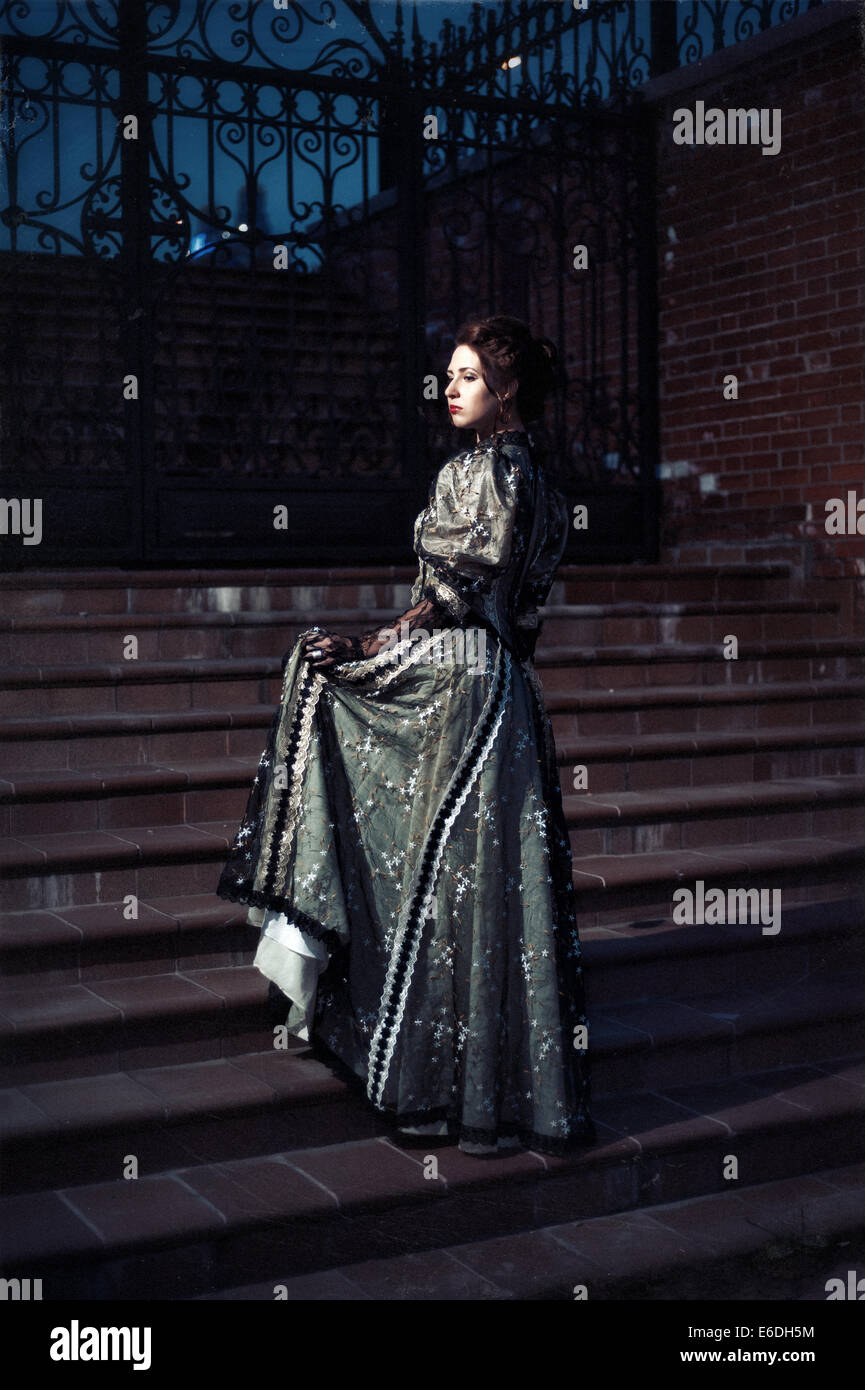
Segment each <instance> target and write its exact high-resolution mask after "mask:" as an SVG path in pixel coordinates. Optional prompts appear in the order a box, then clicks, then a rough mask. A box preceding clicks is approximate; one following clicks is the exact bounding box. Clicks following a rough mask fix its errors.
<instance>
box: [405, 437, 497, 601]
mask: <svg viewBox="0 0 865 1390" xmlns="http://www.w3.org/2000/svg"><path fill="white" fill-rule="evenodd" d="M519 483H520V473H519V465H518V462H517V461H516V459H515V457H514V456H513V455H510V454H508V453H505V452H504V451H502V450H500V449H498V448H496V447H495V446H485V447H482V448H480V449H473V450H470V451H468V452H466V453H464V454H457V455H456V456H455V457H454V458H453V459H449V460H448V461H447V462H446V463H445V464H444V465H443V466H442V468H441V469H440V470H439V473H438V476H437V478H436V481H435V485H434V488H433V492H432V496H431V498H430V503H429V506H428V507H427V510H426V512H425V513H424V515H423V521H422V525H421V528H420V533H419V536H418V545H417V550H418V555H419V557H420V559H421V560H422V561H424V562H425V566H426V569H427V571H428V573H427V576H426V580H425V583H424V585H423V591H424V592H425V593H427V594H429V596H430V597H432V598H434V599H435V600H436V601H437V602H438V603H440V604H441V605H442V606H443V607H444V608H446V609H447V610H448V612H450V613H451V614H452V615H453V616H454V617H455V618H456V619H457V620H460V619H462V618H464V617H465V615H466V613H467V612H468V611H469V610H470V608H471V607H472V602H473V600H474V598H475V597H476V596H477V595H478V594H481V593H485V592H488V591H489V589H490V588H491V587H492V585H493V583H494V581H495V578H496V575H497V574H498V573H499V572H500V571H501V570H502V569H504V568H505V567H506V566H507V565H508V563H509V562H510V559H511V550H512V545H513V535H514V517H515V513H516V507H517V493H518V488H519ZM418 596H419V595H418Z"/></svg>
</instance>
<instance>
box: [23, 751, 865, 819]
mask: <svg viewBox="0 0 865 1390" xmlns="http://www.w3.org/2000/svg"><path fill="white" fill-rule="evenodd" d="M208 732H209V731H208ZM264 736H265V735H264V732H262V733H261V734H260V735H259V736H258V737H259V741H260V742H261V743H263V741H264ZM21 751H22V752H23V753H24V756H25V757H26V753H27V750H26V748H25V747H24V746H22V750H21ZM186 751H187V753H189V752H190V751H191V750H190V749H188V748H187V750H186ZM557 751H558V756H559V764H560V766H561V769H562V772H561V779H562V789H563V793H564V794H565V795H568V794H569V793H570V792H571V790H572V788H573V786H574V785H575V777H574V767H575V766H577V765H582V766H585V767H586V768H587V775H588V787H587V788H586V789H585V791H584V792H581V795H580V797H577V798H575V801H576V800H583V801H584V802H585V806H586V807H593V808H596V809H598V810H599V811H600V799H601V798H608V797H609V796H611V795H613V794H615V795H617V796H619V795H622V796H627V795H632V796H633V795H636V794H643V795H645V796H648V795H649V794H650V793H652V792H657V793H658V794H659V795H660V793H661V792H662V791H664V792H665V794H667V792H668V791H669V794H671V795H672V794H674V795H677V796H679V797H682V796H685V794H686V793H692V792H693V793H694V796H695V797H696V796H697V793H699V796H701V797H703V798H704V799H705V798H706V797H708V796H710V794H711V790H712V787H715V788H716V789H717V794H718V796H721V795H722V794H726V791H727V788H726V787H725V786H724V785H723V783H724V782H725V781H729V780H733V779H735V778H737V777H738V778H739V779H741V782H740V785H744V784H747V783H748V782H750V781H751V780H753V781H754V782H756V783H770V782H777V781H780V780H784V781H787V782H791V781H799V782H801V783H802V784H803V792H804V799H803V804H806V803H807V801H808V800H809V799H810V800H813V801H814V802H820V801H821V800H822V801H825V798H826V795H827V788H826V786H825V783H826V781H827V779H833V780H834V779H838V782H837V785H838V789H839V794H842V795H843V796H844V797H845V799H848V800H850V801H851V802H852V801H854V800H855V796H850V795H848V794H849V790H850V788H851V787H852V786H853V785H854V781H852V780H851V778H854V779H855V777H856V776H857V775H858V776H860V777H861V776H862V775H863V774H865V746H863V733H862V729H861V728H860V727H859V726H858V725H833V724H825V725H817V726H815V727H813V728H810V729H800V728H798V727H796V726H793V727H791V728H788V729H786V730H784V729H781V730H778V729H769V730H761V731H759V732H758V733H756V734H742V735H738V736H736V735H733V736H731V735H719V734H717V733H716V734H712V733H706V734H698V735H696V736H687V735H663V734H662V735H657V736H655V737H654V738H648V737H647V738H646V739H644V740H641V741H639V742H634V741H631V740H629V739H627V738H624V739H595V740H592V739H583V740H567V741H564V742H563V743H562V744H561V746H560V747H559V748H558V750H557ZM259 752H260V750H257V752H256V754H253V755H248V756H247V757H245V758H240V757H236V756H230V755H225V756H223V757H221V758H213V759H211V760H210V761H205V759H204V758H202V757H199V758H198V759H197V760H196V761H192V762H189V761H180V760H173V759H172V760H168V761H164V762H151V761H148V762H142V763H138V762H136V763H121V764H119V765H117V766H111V765H110V764H109V763H107V762H100V764H99V765H98V766H93V765H92V764H91V765H89V766H85V767H73V768H61V769H57V768H55V769H50V770H44V769H39V770H32V768H28V769H27V770H24V769H13V768H12V767H11V765H10V766H9V767H8V769H7V771H8V776H7V777H6V778H5V779H3V780H0V834H5V835H11V836H18V835H28V834H38V833H40V832H42V833H51V832H55V831H69V830H76V829H77V830H112V829H118V828H122V827H124V826H136V825H138V826H141V825H156V824H163V823H165V824H185V823H195V822H198V821H202V820H210V819H212V818H214V817H215V816H217V815H221V816H225V817H228V816H231V815H234V814H236V815H237V817H238V819H239V818H240V815H241V814H242V812H243V809H244V806H245V803H246V795H247V793H248V791H249V787H250V785H251V782H252V778H253V776H254V773H255V768H256V766H257V761H258V753H259ZM860 769H861V770H860ZM625 781H627V782H629V783H630V785H629V786H627V787H626V786H624V785H622V784H623V783H624V782H625ZM812 783H813V786H814V790H813V796H812V795H811V791H810V788H811V784H812ZM751 794H752V795H754V793H753V792H752V793H751ZM761 795H762V794H761ZM765 795H766V797H767V798H768V799H769V801H770V802H771V801H772V800H773V799H774V800H777V798H778V796H780V795H781V793H780V792H776V791H771V790H769V788H768V787H767V788H766V792H765ZM790 800H791V802H792V801H794V800H795V796H794V795H793V793H792V792H791V793H790ZM627 804H628V803H623V807H624V806H627ZM635 804H636V803H635ZM694 804H695V805H698V804H699V801H698V800H696V799H695V801H694ZM641 809H645V810H646V812H647V815H646V819H647V820H651V819H653V816H652V815H651V812H652V809H653V808H652V806H651V805H650V804H649V803H645V806H642V805H641ZM588 814H589V813H588V811H585V812H584V811H582V810H580V809H578V808H577V807H576V806H575V808H574V818H573V819H574V823H575V824H577V823H580V822H581V821H582V819H583V818H584V816H585V815H588ZM621 814H622V815H623V816H624V815H626V814H627V812H626V811H624V810H623V812H622V813H621ZM611 823H612V822H611ZM624 823H626V822H625V820H624V819H623V820H622V824H624Z"/></svg>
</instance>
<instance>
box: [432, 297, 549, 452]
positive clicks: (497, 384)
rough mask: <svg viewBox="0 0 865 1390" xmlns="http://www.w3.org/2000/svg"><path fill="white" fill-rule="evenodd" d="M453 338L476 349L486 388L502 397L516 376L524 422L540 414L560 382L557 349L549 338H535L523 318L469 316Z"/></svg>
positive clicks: (527, 422)
mask: <svg viewBox="0 0 865 1390" xmlns="http://www.w3.org/2000/svg"><path fill="white" fill-rule="evenodd" d="M454 342H455V345H456V346H457V347H460V346H464V347H470V348H472V349H473V350H474V351H475V352H476V353H477V355H478V357H479V358H480V363H481V375H482V376H483V379H484V382H485V384H486V386H487V389H488V390H490V391H492V393H493V395H494V396H498V398H499V400H500V401H501V400H502V399H503V398H504V394H505V391H506V390H507V386H508V383H509V382H511V381H513V380H514V379H516V381H517V382H518V383H519V386H518V389H517V394H516V400H515V402H514V403H515V405H516V407H517V411H518V412H519V414H520V416H521V418H522V420H523V423H524V424H526V425H528V424H529V423H530V422H531V421H532V420H537V419H539V418H540V416H541V415H542V414H543V409H544V401H545V400H546V398H547V395H548V394H549V392H550V391H553V390H555V388H556V386H557V385H558V372H557V367H558V353H557V351H556V349H555V347H554V345H553V344H552V343H551V342H550V340H549V338H533V337H532V334H531V330H530V329H529V327H528V324H525V323H523V321H522V319H515V318H511V317H510V315H509V314H494V315H493V316H492V317H491V318H486V319H481V318H472V319H467V320H466V322H465V323H464V324H462V325H461V326H460V327H459V328H458V329H457V332H456V335H455V339H454Z"/></svg>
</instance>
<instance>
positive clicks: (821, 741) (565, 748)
mask: <svg viewBox="0 0 865 1390" xmlns="http://www.w3.org/2000/svg"><path fill="white" fill-rule="evenodd" d="M256 708H258V707H256ZM860 746H861V747H862V748H863V749H865V728H863V726H862V724H859V723H856V724H843V723H838V724H805V725H802V724H799V725H796V724H791V725H789V726H787V727H782V726H779V725H769V726H767V727H766V728H763V729H754V730H751V731H747V730H738V729H733V730H726V729H725V730H713V729H709V730H697V731H696V732H694V733H690V734H644V735H642V736H641V737H639V738H635V737H634V736H633V735H630V734H629V735H619V736H618V737H616V736H614V735H610V736H608V737H606V738H604V737H602V736H599V735H593V736H592V737H586V738H573V737H571V738H567V739H558V740H556V757H557V762H558V763H559V765H560V766H569V765H570V764H572V763H584V764H585V765H586V766H588V767H591V766H592V765H593V764H596V763H606V762H644V761H657V760H660V759H667V758H670V759H673V758H694V757H698V758H712V757H717V756H722V755H725V754H730V753H745V754H748V753H767V752H815V751H817V752H829V751H830V750H837V749H842V748H858V747H860ZM255 767H256V758H255V756H254V755H253V754H247V755H246V756H241V755H239V754H229V753H226V754H224V755H222V757H220V758H213V757H209V758H200V759H197V760H193V761H189V762H188V761H183V760H175V759H167V758H163V759H155V760H153V761H152V762H147V763H119V764H116V765H115V764H110V763H106V764H100V765H98V766H94V767H92V768H87V767H78V768H40V769H38V770H36V771H27V770H25V769H23V768H22V769H13V768H10V769H8V771H7V775H5V776H4V777H2V778H0V805H14V804H25V803H27V804H29V803H35V802H42V801H47V802H51V801H57V800H61V799H62V800H64V801H69V800H85V799H88V800H97V799H101V798H102V797H103V796H130V795H138V794H142V795H144V794H153V793H160V792H165V791H169V792H171V791H184V790H185V791H200V790H205V789H212V788H218V789H222V788H229V787H237V786H242V785H245V783H246V781H249V780H251V778H252V775H253V772H254V770H255ZM820 775H822V776H839V775H848V774H837V773H828V774H820ZM717 785H719V786H725V785H728V784H727V783H718V784H717ZM593 794H594V793H593Z"/></svg>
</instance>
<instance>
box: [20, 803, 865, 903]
mask: <svg viewBox="0 0 865 1390" xmlns="http://www.w3.org/2000/svg"><path fill="white" fill-rule="evenodd" d="M236 830H237V821H236V820H231V821H228V822H226V821H206V822H202V823H200V824H197V825H180V826H163V827H156V828H151V827H129V828H127V829H124V830H122V831H121V830H115V831H113V832H109V831H103V830H96V831H70V832H67V833H61V834H54V835H25V836H20V837H16V838H10V839H5V840H2V841H0V869H2V870H3V877H4V880H5V881H4V883H3V886H2V890H0V899H2V905H3V908H4V910H5V911H9V912H12V911H16V910H21V909H30V908H48V909H49V910H50V909H52V908H54V907H57V906H64V907H65V906H76V905H79V904H85V903H97V902H98V903H103V902H116V901H119V900H121V899H124V898H126V896H127V895H129V894H134V895H135V896H136V897H137V898H138V899H139V900H141V899H144V900H149V899H150V898H151V897H154V896H156V897H164V896H167V895H174V894H178V893H182V894H187V893H193V894H195V893H206V892H212V891H213V888H214V886H215V880H214V874H215V873H216V874H218V872H219V869H218V866H219V865H221V863H222V862H223V861H224V859H225V856H226V853H227V850H228V846H229V844H230V843H231V841H232V840H233V838H234V835H235V832H236ZM862 867H863V855H862V837H861V835H860V834H858V833H852V834H848V833H842V832H840V831H839V832H838V833H837V834H834V835H832V836H831V837H819V838H817V837H814V838H813V839H795V838H787V839H780V840H769V839H767V840H765V841H763V842H761V843H759V844H755V845H739V844H734V845H728V846H721V847H719V848H717V849H715V848H700V847H694V848H692V849H680V850H664V851H660V852H656V853H641V854H633V853H629V854H611V855H592V856H589V857H585V858H583V857H581V858H580V859H578V860H577V862H576V863H575V865H574V883H575V886H576V890H577V893H578V899H579V902H580V903H581V904H582V906H583V907H584V909H585V910H586V911H595V910H598V909H601V908H603V909H605V910H606V909H616V908H618V907H620V906H628V907H630V906H632V905H634V904H637V903H645V902H657V901H658V899H659V898H660V897H664V898H666V899H667V901H669V900H670V898H671V894H672V890H673V888H675V887H676V886H677V885H678V884H680V883H681V882H682V881H683V880H684V881H686V882H688V881H693V880H694V879H696V878H704V879H711V880H712V881H718V880H719V879H722V880H723V881H724V882H725V883H726V882H728V881H730V882H732V881H733V880H735V879H737V878H744V881H745V884H746V886H751V885H753V884H754V883H755V882H756V883H759V884H760V885H761V886H765V885H767V884H771V883H777V882H778V881H779V880H784V881H785V883H786V885H787V886H789V885H790V884H791V883H792V884H794V885H795V884H808V883H821V882H823V883H827V882H835V881H838V880H844V881H847V880H848V879H849V878H855V876H856V874H857V873H858V872H859V871H860V870H861V869H862Z"/></svg>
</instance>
